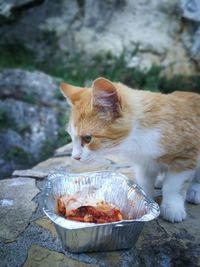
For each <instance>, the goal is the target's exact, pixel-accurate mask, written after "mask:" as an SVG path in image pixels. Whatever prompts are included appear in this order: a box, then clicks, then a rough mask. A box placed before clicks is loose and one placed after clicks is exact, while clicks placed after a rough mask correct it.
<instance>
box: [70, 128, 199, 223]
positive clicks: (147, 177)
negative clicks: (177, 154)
mask: <svg viewBox="0 0 200 267" xmlns="http://www.w3.org/2000/svg"><path fill="white" fill-rule="evenodd" d="M68 131H69V133H70V135H71V137H72V141H73V152H72V157H74V158H76V157H78V158H80V161H82V162H90V161H96V160H97V159H98V160H99V159H100V158H105V156H106V155H107V154H113V153H115V154H116V153H120V154H122V156H125V157H126V158H127V159H128V160H129V161H130V160H131V161H132V162H134V165H135V166H134V170H135V174H136V180H137V183H138V184H139V185H140V186H141V187H142V188H143V189H144V191H145V192H146V193H147V194H148V195H149V196H151V197H153V193H154V184H155V180H156V177H157V175H158V174H159V173H160V172H161V173H164V174H163V179H162V180H163V188H162V191H163V201H162V204H161V214H162V216H163V217H164V218H165V219H167V220H169V221H171V222H180V221H182V220H184V219H185V217H186V212H185V207H184V202H185V198H186V191H187V188H188V186H189V184H188V182H189V181H191V180H192V178H193V176H194V173H195V171H193V170H191V171H184V172H181V173H170V172H169V173H168V166H166V165H161V164H158V163H157V161H156V159H157V158H159V157H160V156H161V155H163V154H164V153H165V151H164V150H163V148H162V147H161V146H160V138H161V134H162V133H161V131H160V129H159V128H158V127H157V128H152V129H141V128H140V125H139V123H134V127H133V129H132V131H131V132H130V134H129V136H128V137H127V138H126V139H125V140H124V141H122V142H121V143H120V144H119V145H117V146H115V147H112V148H109V147H108V148H103V149H99V150H97V151H90V150H89V149H88V148H87V147H86V146H81V140H80V137H79V136H78V135H77V131H76V129H75V128H74V126H73V124H72V123H70V124H69V128H68ZM199 180H200V178H199ZM187 198H188V200H189V201H191V202H194V203H200V181H199V183H198V184H197V183H195V184H193V185H192V186H191V187H190V189H189V191H188V197H187Z"/></svg>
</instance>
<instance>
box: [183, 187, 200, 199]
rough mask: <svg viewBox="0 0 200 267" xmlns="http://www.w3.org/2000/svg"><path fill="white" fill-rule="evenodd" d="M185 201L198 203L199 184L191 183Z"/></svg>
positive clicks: (199, 196) (199, 197) (199, 194)
mask: <svg viewBox="0 0 200 267" xmlns="http://www.w3.org/2000/svg"><path fill="white" fill-rule="evenodd" d="M186 198H187V201H188V202H190V203H193V204H200V184H199V183H192V184H191V186H190V187H189V189H188V192H187V197H186Z"/></svg>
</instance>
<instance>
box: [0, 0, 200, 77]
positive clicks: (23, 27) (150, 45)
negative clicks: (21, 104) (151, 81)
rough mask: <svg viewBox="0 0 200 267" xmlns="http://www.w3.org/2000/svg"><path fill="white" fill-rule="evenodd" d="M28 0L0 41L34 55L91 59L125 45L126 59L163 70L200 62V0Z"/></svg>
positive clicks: (188, 68) (186, 70)
mask: <svg viewBox="0 0 200 267" xmlns="http://www.w3.org/2000/svg"><path fill="white" fill-rule="evenodd" d="M9 2H11V4H10V6H12V5H13V3H15V5H16V6H17V3H18V2H19V3H20V2H26V1H9ZM27 2H34V4H35V6H34V4H33V5H32V8H29V7H30V6H29V5H28V6H27V9H26V8H24V9H23V13H20V12H19V14H20V15H19V16H18V17H17V19H16V20H15V24H6V22H5V23H4V25H2V26H1V28H0V35H1V36H3V38H1V40H0V44H7V43H9V44H14V43H15V42H16V43H18V44H19V43H21V44H23V45H25V47H26V48H28V49H31V50H32V51H33V52H34V53H35V54H36V60H39V61H40V60H44V61H46V62H48V64H53V62H59V64H60V62H62V63H63V64H65V63H66V64H67V62H68V61H69V56H74V55H81V56H82V57H83V58H82V60H84V61H85V60H86V62H89V61H90V59H91V57H93V56H94V55H100V54H102V53H103V54H106V53H107V52H111V53H112V54H114V55H116V56H119V55H120V54H122V53H123V52H124V51H125V53H126V58H127V65H129V66H130V65H131V66H136V67H138V68H141V69H142V70H145V69H149V68H151V66H152V65H161V66H163V67H164V71H165V74H168V75H174V74H176V73H181V74H187V75H189V74H194V73H196V72H197V65H198V67H200V65H199V53H200V49H199V47H200V46H199V43H200V34H199V31H200V30H199V26H198V25H199V10H200V7H199V1H198V0H175V1H167V0H163V1H157V0H150V1H149V0H148V1H147V0H139V1H137V2H134V1H131V0H126V1H125V0H121V1H117V0H105V1H95V0H85V1H67V0H63V1H54V0H50V1H48V2H47V1H36V0H35V1H27ZM36 3H37V4H39V5H38V6H36ZM2 6H4V7H5V8H4V12H3V13H4V14H5V15H4V16H6V12H5V10H8V14H10V13H11V10H12V9H11V7H10V6H9V7H8V4H2ZM15 10H16V12H17V9H15ZM1 13H2V12H1ZM102 18H103V19H102ZM155 18H156V19H155ZM30 25H31V28H30ZM10 40H12V41H10ZM38 40H39V42H38ZM49 58H51V61H49Z"/></svg>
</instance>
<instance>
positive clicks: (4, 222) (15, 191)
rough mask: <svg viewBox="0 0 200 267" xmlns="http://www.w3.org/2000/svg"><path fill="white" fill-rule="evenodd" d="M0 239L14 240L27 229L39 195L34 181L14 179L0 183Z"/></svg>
mask: <svg viewBox="0 0 200 267" xmlns="http://www.w3.org/2000/svg"><path fill="white" fill-rule="evenodd" d="M0 188H1V190H0V238H3V239H15V238H17V236H18V235H19V234H20V233H21V232H23V231H24V229H25V228H26V227H27V225H28V223H29V220H30V217H31V215H32V213H33V212H34V211H35V209H36V207H37V204H36V203H35V202H33V201H32V199H33V198H34V197H35V196H36V194H37V193H39V190H38V189H37V188H36V186H35V180H34V179H31V178H15V179H7V180H1V181H0Z"/></svg>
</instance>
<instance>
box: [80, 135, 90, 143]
mask: <svg viewBox="0 0 200 267" xmlns="http://www.w3.org/2000/svg"><path fill="white" fill-rule="evenodd" d="M81 139H82V141H83V142H84V143H86V144H89V143H90V142H91V141H92V135H90V134H87V135H84V136H82V137H81Z"/></svg>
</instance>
